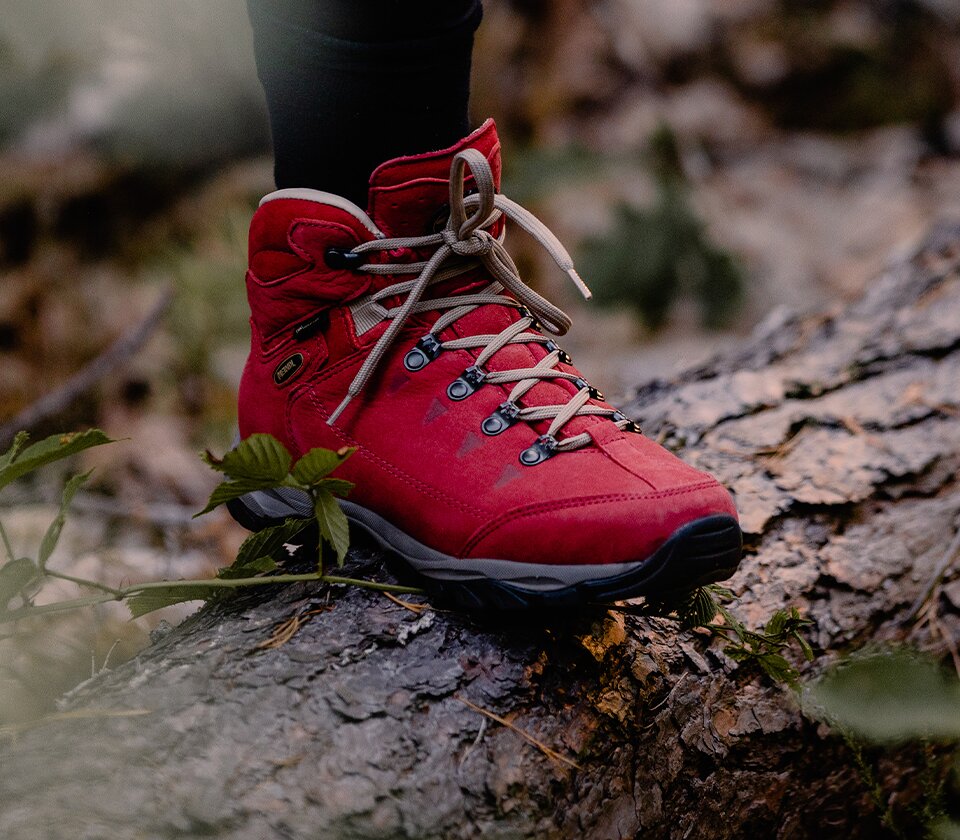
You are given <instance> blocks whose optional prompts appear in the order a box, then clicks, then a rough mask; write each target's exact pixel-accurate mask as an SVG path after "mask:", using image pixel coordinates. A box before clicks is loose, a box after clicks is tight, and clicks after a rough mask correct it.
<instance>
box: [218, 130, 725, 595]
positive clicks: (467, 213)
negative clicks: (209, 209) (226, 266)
mask: <svg viewBox="0 0 960 840" xmlns="http://www.w3.org/2000/svg"><path fill="white" fill-rule="evenodd" d="M499 178H500V143H499V141H498V139H497V133H496V128H495V126H494V124H493V122H492V121H488V122H487V123H485V124H484V125H483V126H482V127H481V128H479V129H478V130H477V131H475V132H474V133H473V134H471V135H470V136H469V137H467V138H466V139H464V140H462V141H461V142H460V143H458V144H457V145H456V146H454V147H453V148H450V149H446V150H443V151H439V152H432V153H429V154H424V155H418V156H415V157H406V158H398V159H396V160H392V161H388V162H387V163H385V164H383V165H382V166H380V167H379V168H378V169H377V170H376V171H375V172H374V173H373V175H372V177H371V179H370V185H371V186H370V194H369V208H368V211H367V212H364V211H363V210H361V209H360V208H359V207H357V206H355V205H354V204H352V203H351V202H349V201H347V200H346V199H344V198H340V197H338V196H335V195H331V194H329V193H323V192H317V191H315V190H306V189H304V190H280V191H279V192H275V193H272V194H271V195H268V196H267V197H266V198H264V199H263V201H262V202H261V206H260V209H259V210H258V211H257V213H256V215H255V216H254V218H253V223H252V226H251V229H250V270H249V272H248V274H247V290H248V295H249V300H250V307H251V309H252V313H253V317H252V319H251V325H252V332H253V341H252V350H251V354H250V359H249V361H248V362H247V366H246V369H245V371H244V374H243V380H242V382H241V385H240V431H241V435H242V436H244V437H246V436H248V435H250V434H252V433H254V432H269V433H270V434H272V435H274V436H275V437H277V438H279V439H280V440H281V441H283V443H284V444H285V445H286V446H287V447H288V448H289V449H290V451H291V452H292V453H293V454H294V456H298V455H300V454H302V453H304V452H306V451H307V450H309V449H311V448H313V447H316V446H323V447H327V448H330V449H337V448H340V447H342V446H345V445H346V446H354V447H356V448H357V451H356V453H355V454H354V455H353V457H351V458H350V459H348V460H347V461H346V462H345V463H344V465H343V466H342V467H341V468H339V470H338V473H337V474H338V475H339V476H342V477H343V478H346V479H349V480H350V481H353V482H355V483H356V488H355V489H354V490H353V492H352V493H351V495H350V498H349V500H347V501H342V502H341V505H342V507H343V509H344V512H345V513H346V515H347V517H348V518H349V519H350V521H351V522H352V523H354V524H355V525H359V526H361V527H362V528H364V529H366V530H367V531H369V532H370V533H371V534H372V535H373V536H374V537H375V538H376V539H377V540H378V541H379V542H380V543H381V544H382V545H383V546H384V547H385V548H387V549H389V550H391V551H393V552H395V553H396V554H398V555H400V556H401V557H402V558H403V559H404V560H405V561H406V562H407V563H408V564H409V566H411V567H412V568H413V569H414V570H416V572H418V573H419V574H420V575H421V576H422V577H423V578H424V582H425V583H426V584H427V585H428V586H431V587H432V588H433V589H434V590H435V591H436V590H439V591H441V592H443V593H445V594H449V595H451V596H453V597H454V598H455V599H456V600H457V601H458V603H460V604H461V605H464V606H475V607H482V606H495V607H508V608H512V607H530V606H552V605H558V606H559V605H575V604H580V603H587V602H609V601H613V600H619V599H623V598H630V597H634V596H637V595H650V594H659V593H664V592H668V591H673V590H685V589H691V588H693V587H695V586H698V585H701V584H705V583H709V582H712V581H717V580H722V579H724V578H727V577H729V576H730V575H731V574H733V572H734V571H735V570H736V567H737V563H738V561H739V558H740V542H741V536H740V528H739V526H738V524H737V518H736V509H735V508H734V505H733V501H732V500H731V498H730V496H729V494H728V493H727V491H726V490H725V489H724V488H723V487H721V486H720V485H719V484H718V483H717V481H716V480H715V479H714V478H712V477H711V476H709V475H707V474H705V473H702V472H698V471H697V470H695V469H693V468H692V467H690V466H688V465H686V464H684V463H683V462H682V461H680V460H679V459H677V458H675V457H674V456H673V455H671V454H670V453H669V452H667V451H666V450H664V449H662V448H661V447H660V446H657V445H656V444H655V443H653V442H652V441H650V440H648V439H647V438H645V437H643V435H641V434H639V433H638V431H637V430H636V429H635V427H634V425H633V424H632V423H631V422H630V420H628V419H627V418H626V417H625V416H624V415H623V414H621V413H620V412H619V411H617V410H616V409H615V408H614V407H613V406H611V405H609V404H608V403H606V402H604V400H603V396H602V395H601V394H600V392H599V391H597V390H596V389H595V388H593V387H592V386H591V385H590V384H588V382H587V381H586V380H585V378H584V377H583V375H582V374H581V373H580V372H579V371H578V370H577V369H576V368H575V367H574V366H573V365H572V364H571V362H570V359H569V357H568V356H567V355H566V353H564V351H563V350H561V349H560V348H559V347H558V346H557V344H556V343H555V341H554V338H553V337H554V336H558V335H562V334H564V333H565V332H566V330H567V328H568V326H569V323H570V322H569V319H568V317H567V316H566V314H565V313H564V312H562V311H561V310H560V309H558V308H557V307H555V306H554V305H552V304H551V303H549V302H548V301H547V300H545V299H544V298H543V297H541V296H540V295H539V294H537V293H536V292H534V291H533V290H532V289H531V288H530V287H529V286H527V285H526V284H524V283H523V281H522V280H521V279H520V278H519V277H518V276H517V271H516V267H515V265H514V264H513V261H512V260H511V259H510V257H509V256H508V255H507V252H506V250H505V248H504V246H503V244H502V240H503V234H504V227H505V225H507V224H509V225H512V226H514V227H520V228H522V229H524V230H525V231H526V232H527V233H529V234H530V235H532V236H533V237H534V238H535V239H537V240H538V241H539V242H540V243H541V244H542V245H543V246H544V247H545V248H546V249H547V250H548V252H549V253H550V254H551V255H552V256H553V257H554V259H555V260H556V262H557V263H558V265H559V266H560V267H561V268H562V269H563V270H564V271H566V272H567V273H568V274H569V275H570V277H571V279H572V280H573V281H574V282H575V283H576V284H577V285H578V286H579V287H580V288H581V290H582V291H583V292H584V293H585V294H587V295H589V292H588V291H587V290H586V287H585V286H583V283H582V281H581V280H580V278H579V277H578V276H577V275H576V272H575V271H573V268H572V265H571V263H570V258H569V256H568V255H567V253H566V251H565V250H564V249H563V247H562V246H561V245H560V243H559V242H558V241H557V240H556V239H555V238H554V237H553V235H552V234H551V233H550V232H549V231H548V230H547V229H546V227H545V226H544V225H543V224H542V223H541V222H539V221H538V220H537V219H536V218H535V217H534V216H532V215H531V214H530V213H528V212H527V211H525V210H523V209H522V208H521V207H519V206H518V205H516V204H514V203H513V202H511V201H509V200H508V199H506V198H504V197H503V196H502V195H500V194H499V193H498V192H497V189H498V187H499ZM465 187H466V190H465ZM465 192H467V193H468V195H466V197H465V195H464V193H465ZM231 508H232V510H233V512H234V515H235V516H236V517H237V518H238V519H239V520H240V521H241V522H242V523H243V524H244V525H247V526H248V527H252V528H258V527H264V526H266V525H268V524H272V523H274V522H275V521H277V520H282V519H283V518H284V517H286V516H293V515H310V513H311V510H310V506H309V503H308V502H306V500H305V497H303V498H299V497H297V495H296V493H295V492H290V491H273V492H269V493H253V494H250V495H248V496H245V497H243V499H242V500H240V501H239V502H237V503H234V504H232V506H231Z"/></svg>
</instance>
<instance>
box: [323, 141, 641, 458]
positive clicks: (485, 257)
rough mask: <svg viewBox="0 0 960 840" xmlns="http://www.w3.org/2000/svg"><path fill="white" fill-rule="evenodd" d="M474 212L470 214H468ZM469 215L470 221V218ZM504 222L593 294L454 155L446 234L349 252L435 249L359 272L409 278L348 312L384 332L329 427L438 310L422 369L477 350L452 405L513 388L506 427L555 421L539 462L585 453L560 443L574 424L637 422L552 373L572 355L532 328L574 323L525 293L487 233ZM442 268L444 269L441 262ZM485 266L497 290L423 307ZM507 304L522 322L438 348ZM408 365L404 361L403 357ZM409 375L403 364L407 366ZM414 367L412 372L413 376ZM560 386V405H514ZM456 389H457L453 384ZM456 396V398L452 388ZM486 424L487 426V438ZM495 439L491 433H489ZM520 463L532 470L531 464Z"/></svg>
mask: <svg viewBox="0 0 960 840" xmlns="http://www.w3.org/2000/svg"><path fill="white" fill-rule="evenodd" d="M467 167H469V169H470V172H471V174H472V175H473V179H474V182H475V184H476V192H474V193H473V194H471V195H468V196H465V195H464V177H465V175H466V168H467ZM471 210H472V213H471V212H470V211H471ZM468 214H469V215H468ZM501 216H505V217H506V218H507V219H509V220H510V221H512V222H514V223H515V224H517V225H518V226H519V227H521V228H523V230H525V231H526V232H527V233H528V234H530V236H531V237H533V238H534V239H536V240H537V241H538V242H539V243H540V244H541V245H543V247H544V248H545V249H546V250H547V252H548V253H549V254H550V256H551V257H552V258H553V260H554V261H555V262H556V263H557V265H558V266H559V267H560V269H561V270H562V271H564V272H565V273H566V274H567V275H568V276H569V277H570V279H571V280H573V282H574V283H575V284H576V286H577V288H578V289H579V290H580V291H581V293H582V294H583V296H584V298H587V299H589V298H590V296H591V294H590V290H589V289H588V288H587V286H586V284H585V283H584V282H583V280H581V279H580V276H579V275H578V274H577V272H576V271H575V270H574V268H573V260H572V259H571V258H570V255H569V254H568V253H567V251H566V249H565V248H564V247H563V245H561V244H560V241H559V240H558V239H557V238H556V237H555V236H554V235H553V233H552V232H551V231H550V230H549V229H548V228H547V226H546V225H544V224H543V222H541V221H540V220H539V219H538V218H537V217H536V216H534V215H533V214H532V213H530V212H529V211H527V210H525V209H524V208H523V207H521V206H520V205H519V204H516V203H515V202H513V201H511V200H510V199H509V198H506V197H505V196H503V195H501V194H499V193H497V191H496V187H495V185H494V180H493V172H492V171H491V169H490V164H489V162H488V161H487V159H486V157H484V156H483V155H482V154H481V153H480V152H479V151H477V150H476V149H466V150H464V151H462V152H459V153H457V155H456V156H455V157H454V159H453V163H452V164H451V167H450V217H449V219H448V220H447V224H446V226H445V228H444V229H443V230H442V231H440V232H439V233H434V234H430V235H427V236H408V237H395V238H392V239H374V240H372V241H370V242H365V243H363V244H362V245H358V246H357V247H356V248H354V249H353V251H352V253H353V254H363V253H367V252H369V251H393V250H398V249H411V250H421V249H429V248H436V250H435V251H434V252H433V255H432V256H431V257H430V259H428V260H426V261H422V262H411V263H368V264H364V265H361V266H358V267H357V268H356V269H355V270H356V271H359V272H367V273H370V274H382V275H391V276H393V275H398V274H415V275H417V276H416V278H415V279H413V280H405V281H403V282H401V283H395V284H393V285H391V286H388V287H386V288H384V289H381V290H380V291H378V292H375V293H374V294H371V295H367V296H366V297H364V298H362V299H360V300H359V301H357V302H356V303H354V304H353V305H352V306H351V310H352V311H353V313H354V317H355V320H356V321H357V322H358V326H359V327H360V328H361V332H366V331H367V330H369V329H371V328H372V327H373V326H376V325H377V324H379V323H381V322H382V321H384V320H389V321H390V324H389V326H388V327H387V329H386V330H385V331H384V333H383V335H382V336H381V337H380V339H379V340H378V341H377V343H376V344H375V345H374V346H373V348H372V349H371V351H370V353H369V355H368V356H367V358H366V360H365V361H364V363H363V365H362V366H361V368H360V370H359V371H358V372H357V375H356V377H355V378H354V380H353V382H352V383H351V384H350V387H349V389H348V391H347V395H346V397H345V398H344V400H343V402H341V403H340V405H339V406H338V407H337V409H336V410H335V411H334V412H333V414H332V415H331V416H330V419H329V420H328V421H327V422H328V423H329V424H332V423H334V421H335V420H336V419H337V417H339V416H340V413H341V412H342V411H343V410H344V409H345V408H346V407H347V405H348V404H349V403H350V401H351V400H352V399H353V398H354V397H355V396H357V395H358V394H359V393H360V392H361V391H362V390H363V388H364V387H365V386H366V384H367V382H368V381H369V380H370V377H371V376H372V375H373V373H374V371H375V370H376V369H377V367H378V365H379V364H380V362H381V361H382V359H383V357H384V354H385V353H386V352H387V350H388V349H389V347H390V345H391V344H393V342H394V339H395V338H396V336H397V334H398V333H399V332H400V330H401V329H402V328H403V326H404V324H406V322H407V321H408V319H409V318H410V316H412V315H415V314H417V313H420V312H432V311H438V310H439V311H443V310H447V311H446V312H444V314H443V315H441V316H440V318H438V319H437V321H436V322H435V323H434V324H433V326H432V327H431V328H430V332H429V333H428V334H427V336H425V337H424V338H423V339H421V340H420V342H418V344H417V348H419V352H420V353H421V356H422V358H421V361H422V362H423V364H424V365H425V364H427V363H428V362H429V361H430V360H431V359H432V358H434V357H435V356H436V354H437V353H439V352H441V351H443V350H458V349H459V350H475V349H480V348H482V349H481V352H480V354H479V355H478V356H477V359H476V361H475V362H474V364H473V365H472V366H471V367H470V368H468V369H467V370H466V371H464V374H463V376H461V378H460V379H458V380H456V381H455V382H454V383H453V384H452V385H451V387H450V389H448V394H449V395H450V396H451V398H452V399H455V400H456V399H464V398H465V397H467V396H469V395H470V394H471V393H473V391H474V390H476V388H478V387H480V385H481V384H485V383H490V384H498V385H506V384H510V383H513V389H512V390H511V391H510V395H509V397H508V399H507V402H506V403H504V404H503V405H501V407H500V409H499V410H498V411H501V413H500V415H499V416H500V419H501V420H503V425H502V426H501V428H499V429H498V431H502V429H503V428H506V425H507V424H510V423H514V422H517V421H520V420H523V421H527V422H538V421H544V420H550V421H552V422H551V423H550V427H549V429H548V430H547V432H546V434H545V435H544V436H541V438H539V439H538V446H539V452H540V456H541V457H540V458H538V460H542V458H543V457H549V455H551V454H553V452H555V451H556V452H562V451H570V450H573V449H579V448H581V447H583V446H587V445H588V444H589V443H590V442H591V440H592V439H591V437H590V435H588V434H586V433H582V434H578V435H573V436H570V437H566V438H563V439H562V440H558V438H557V435H558V434H559V432H560V431H561V430H562V429H563V427H564V425H566V424H567V423H568V422H570V420H572V419H573V418H574V417H585V416H600V417H607V418H609V419H611V420H612V421H613V422H615V423H616V424H617V425H618V426H619V427H620V428H621V429H625V428H633V423H632V422H631V421H630V420H629V419H628V418H627V417H625V416H624V415H623V414H622V413H621V412H619V411H616V410H614V409H610V408H604V407H602V406H598V405H592V404H589V400H590V398H591V397H595V398H600V395H599V392H598V391H596V390H595V389H593V388H591V387H590V386H589V385H588V384H587V383H586V382H585V381H584V380H583V379H582V378H581V377H579V376H577V375H576V374H573V373H566V372H563V371H560V370H557V369H556V367H555V366H556V365H557V364H558V363H559V362H560V361H566V360H568V358H569V357H567V355H566V354H565V353H564V352H563V351H562V350H561V349H560V348H558V347H557V346H556V344H554V342H553V341H552V340H551V339H550V338H548V337H547V336H545V335H542V334H540V333H536V332H528V330H530V329H531V328H536V327H538V326H540V327H542V328H543V329H545V330H547V331H548V332H550V333H552V334H553V335H556V336H561V335H564V334H565V333H566V332H567V330H568V329H569V328H570V324H571V321H570V317H569V316H568V315H567V314H566V313H565V312H564V311H563V310H562V309H560V308H559V307H557V306H555V305H554V304H552V303H551V302H550V301H548V300H547V299H546V298H544V297H543V296H541V295H540V294H538V293H537V292H535V291H534V290H533V289H531V288H530V287H529V286H528V285H527V284H526V283H524V282H523V280H521V279H520V275H519V273H518V271H517V267H516V265H515V264H514V262H513V260H512V259H511V257H510V255H509V254H508V253H507V250H506V248H505V247H504V246H503V242H502V239H503V234H501V236H500V237H495V236H493V235H492V234H490V233H489V231H487V230H486V228H488V227H490V225H492V224H494V223H495V222H496V221H497V220H498V219H500V217H501ZM448 261H449V263H450V264H448V265H444V264H445V263H448ZM479 265H482V266H483V267H485V268H486V269H487V271H489V272H490V274H491V276H492V277H493V282H491V283H490V285H488V286H487V287H486V288H484V289H482V290H480V291H478V292H475V293H472V294H463V295H455V296H451V297H441V298H430V299H427V300H424V299H423V296H424V294H425V293H426V291H427V289H429V288H430V287H431V286H433V285H436V284H438V283H442V282H443V281H445V280H449V279H450V278H452V277H455V276H457V275H459V274H463V273H464V272H466V271H470V270H472V269H474V268H476V267H478V266H479ZM400 295H406V298H405V300H404V302H403V304H402V305H400V306H397V307H394V308H392V309H387V308H386V307H384V306H383V305H382V304H381V303H380V301H382V300H386V299H388V298H393V297H397V296H400ZM488 305H499V306H510V307H513V308H516V309H519V310H520V313H521V317H520V318H519V319H518V320H517V321H515V322H514V323H512V324H511V325H510V326H509V327H507V328H506V329H504V330H503V331H501V332H500V333H499V334H497V335H473V336H467V337H464V338H458V339H454V340H452V341H443V342H441V341H440V340H439V339H438V338H437V336H439V335H440V334H441V333H442V332H443V331H444V330H445V329H447V327H449V326H450V325H451V324H453V323H454V322H455V321H457V320H458V319H460V318H462V317H463V316H464V315H466V314H467V313H468V312H472V311H473V310H474V309H476V308H477V307H479V306H488ZM530 343H536V344H542V345H545V346H546V348H547V349H548V350H549V351H550V352H549V353H548V354H547V355H546V356H544V358H543V359H541V360H540V361H539V362H538V363H537V364H536V365H534V366H533V367H529V368H517V369H515V370H504V371H486V370H485V369H484V365H485V364H486V363H487V362H488V361H489V360H490V359H491V358H492V357H493V356H494V354H496V353H497V351H499V350H501V349H502V348H504V347H506V346H507V345H508V344H530ZM408 358H409V354H408ZM408 367H409V365H408ZM410 369H416V368H412V367H411V368H410ZM557 379H566V380H567V381H569V382H573V383H574V384H576V385H577V386H578V388H579V389H578V391H577V393H576V394H575V395H573V396H572V397H571V398H570V400H569V401H567V402H566V403H565V404H563V405H544V406H531V407H523V408H521V407H519V406H518V405H517V403H518V401H519V400H521V399H522V398H523V396H524V394H526V393H527V391H529V390H530V389H531V388H533V387H534V386H535V385H536V384H537V383H538V382H540V381H541V380H557ZM458 383H459V385H458ZM453 389H455V390H453ZM487 428H488V427H487V426H485V427H484V429H485V431H486V430H487ZM487 433H488V434H496V433H497V432H495V431H494V432H490V431H488V432H487ZM521 460H522V461H524V463H535V462H536V461H534V460H533V458H532V456H531V457H530V458H528V459H527V460H524V459H523V458H521Z"/></svg>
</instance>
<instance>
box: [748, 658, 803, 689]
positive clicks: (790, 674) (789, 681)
mask: <svg viewBox="0 0 960 840" xmlns="http://www.w3.org/2000/svg"><path fill="white" fill-rule="evenodd" d="M756 659H757V664H758V665H759V666H760V667H761V668H762V669H763V672H764V673H765V674H766V675H767V676H768V677H770V679H771V680H773V681H774V682H775V683H778V684H786V685H795V684H796V682H797V680H798V679H800V674H799V673H798V672H797V669H796V668H794V667H793V666H792V665H791V664H790V663H789V662H787V660H786V659H784V658H783V657H782V656H781V655H780V654H779V653H764V654H761V655H759V656H757V657H756Z"/></svg>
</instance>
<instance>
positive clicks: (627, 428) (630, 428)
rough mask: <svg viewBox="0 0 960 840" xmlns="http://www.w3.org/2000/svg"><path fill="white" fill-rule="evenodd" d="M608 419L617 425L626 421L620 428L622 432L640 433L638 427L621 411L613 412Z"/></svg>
mask: <svg viewBox="0 0 960 840" xmlns="http://www.w3.org/2000/svg"><path fill="white" fill-rule="evenodd" d="M610 419H611V420H613V422H614V423H619V422H621V421H623V420H626V421H627V422H626V424H625V425H624V426H623V427H622V430H623V431H624V432H638V433H639V432H640V427H639V426H638V425H637V424H636V423H634V422H633V420H631V419H630V418H629V417H627V415H626V414H624V413H623V412H622V411H615V412H614V413H613V416H612V417H611V418H610Z"/></svg>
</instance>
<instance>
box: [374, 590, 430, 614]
mask: <svg viewBox="0 0 960 840" xmlns="http://www.w3.org/2000/svg"><path fill="white" fill-rule="evenodd" d="M383 594H384V596H385V597H387V598H389V599H390V600H391V601H393V603H395V604H396V605H397V606H400V607H403V608H404V609H405V610H410V612H412V613H413V614H414V615H420V613H422V612H423V611H424V610H428V609H430V607H428V606H427V605H426V604H411V603H410V602H409V601H401V600H400V599H399V598H398V597H397V596H396V595H391V594H390V593H389V592H384V593H383Z"/></svg>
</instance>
